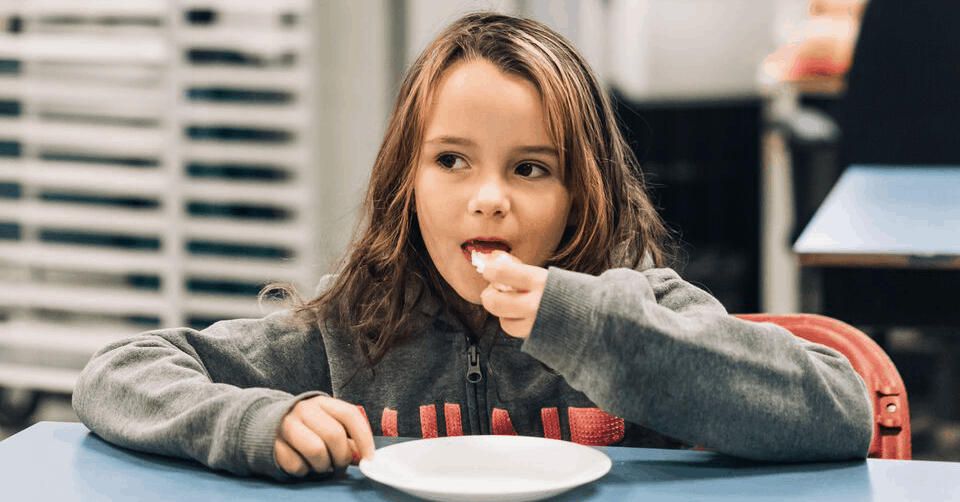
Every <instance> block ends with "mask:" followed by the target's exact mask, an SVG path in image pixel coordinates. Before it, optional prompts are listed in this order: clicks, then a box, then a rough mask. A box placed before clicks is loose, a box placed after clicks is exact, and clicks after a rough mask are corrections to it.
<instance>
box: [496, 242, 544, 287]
mask: <svg viewBox="0 0 960 502" xmlns="http://www.w3.org/2000/svg"><path fill="white" fill-rule="evenodd" d="M546 275H547V270H546V269H544V268H541V267H534V266H532V265H526V264H524V263H523V262H521V261H520V260H519V259H518V258H517V257H515V256H513V255H511V254H508V253H505V252H503V251H499V250H498V251H494V252H493V253H492V254H491V258H490V259H489V260H487V265H486V267H485V268H484V270H483V278H484V279H486V280H488V281H490V283H491V284H502V285H504V286H507V287H509V288H512V289H514V290H517V291H520V292H522V291H529V290H531V289H534V288H535V287H537V286H538V284H539V285H540V287H542V285H543V284H544V283H545V282H546Z"/></svg>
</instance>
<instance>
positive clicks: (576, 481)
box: [359, 436, 613, 502]
mask: <svg viewBox="0 0 960 502" xmlns="http://www.w3.org/2000/svg"><path fill="white" fill-rule="evenodd" d="M612 466H613V462H611V461H610V457H608V456H606V455H605V454H603V453H602V452H600V451H598V450H595V449H593V448H590V447H588V446H583V445H579V444H576V443H571V442H568V441H560V440H556V439H543V438H536V437H526V436H460V437H446V438H435V439H418V440H415V441H408V442H404V443H397V444H393V445H390V446H385V447H383V448H380V449H378V450H377V452H376V454H375V455H374V457H373V460H371V461H368V460H361V461H360V466H359V467H360V472H362V473H363V474H364V475H365V476H367V477H368V478H370V479H372V480H374V481H378V482H380V483H383V484H385V485H389V486H392V487H394V488H396V489H398V490H400V491H403V492H406V493H409V494H411V495H416V496H418V497H421V498H425V499H428V500H455V501H459V500H463V501H468V500H469V501H477V502H484V501H524V500H539V499H542V498H547V497H550V496H552V495H556V494H558V493H562V492H565V491H567V490H570V489H571V488H575V487H577V486H580V485H582V484H586V483H589V482H591V481H595V480H597V479H599V478H601V477H602V476H603V475H604V474H606V473H607V472H609V471H610V468H611V467H612Z"/></svg>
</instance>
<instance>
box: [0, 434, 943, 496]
mask: <svg viewBox="0 0 960 502" xmlns="http://www.w3.org/2000/svg"><path fill="white" fill-rule="evenodd" d="M390 441H391V440H389V439H385V438H377V443H378V445H383V444H386V443H387V442H390ZM393 441H395V440H393ZM600 449H601V450H602V451H604V452H605V453H606V454H607V455H609V456H610V458H611V459H612V460H613V469H612V470H611V471H610V473H608V474H607V475H606V476H604V477H603V478H601V479H600V480H598V481H596V482H594V483H591V484H589V485H585V486H582V487H579V488H577V489H574V490H572V491H569V492H567V493H565V494H562V495H559V496H557V497H555V498H553V499H551V500H554V501H573V500H577V501H582V500H587V501H601V500H602V501H620V500H639V501H644V502H656V501H679V500H704V501H716V500H726V501H738V502H740V501H744V500H776V501H797V500H809V501H814V500H815V501H818V502H823V501H837V502H841V501H842V502H851V501H887V500H889V501H898V502H899V501H903V500H922V501H925V502H935V501H947V500H952V501H956V500H960V463H953V462H925V461H905V460H876V459H869V460H866V461H863V460H861V461H850V462H837V463H806V464H770V463H757V462H750V461H745V460H739V459H735V458H731V457H727V456H723V455H720V454H716V453H708V452H695V451H679V450H654V449H646V448H600ZM0 490H2V491H0V498H2V499H3V500H10V501H16V502H25V501H44V502H47V501H53V500H56V501H73V500H85V501H86V500H104V501H112V502H117V501H124V500H130V501H150V500H165V501H166V500H170V501H173V500H176V501H202V502H211V501H218V500H223V501H230V502H240V501H245V500H251V501H252V500H257V501H262V500H282V501H284V502H294V501H299V500H303V501H310V502H319V501H324V502H327V501H356V500H392V501H398V500H415V499H413V498H412V497H409V496H407V495H405V494H403V493H401V492H399V491H397V490H394V489H392V488H390V487H387V486H384V485H381V484H379V483H375V482H372V481H369V480H367V479H366V478H365V477H364V476H363V475H362V474H361V473H360V471H359V470H357V469H356V468H354V467H351V468H350V469H348V470H347V473H346V475H345V476H344V477H342V478H339V479H328V480H323V481H307V482H298V483H276V482H273V481H270V480H267V479H262V478H238V477H235V476H231V475H229V474H224V473H221V472H215V471H212V470H209V469H207V468H206V467H204V466H202V465H200V464H198V463H195V462H190V461H183V460H178V459H171V458H167V457H161V456H156V455H149V454H144V453H138V452H133V451H129V450H126V449H122V448H118V447H116V446H113V445H111V444H109V443H106V442H105V441H103V440H102V439H100V438H99V437H98V436H96V435H95V434H92V433H90V431H89V430H88V429H87V428H86V427H84V426H83V425H81V424H76V423H59V422H43V423H39V424H36V425H34V426H32V427H30V428H28V429H26V430H25V431H23V432H21V433H19V434H16V435H14V436H12V437H10V438H8V439H6V440H5V441H3V442H0Z"/></svg>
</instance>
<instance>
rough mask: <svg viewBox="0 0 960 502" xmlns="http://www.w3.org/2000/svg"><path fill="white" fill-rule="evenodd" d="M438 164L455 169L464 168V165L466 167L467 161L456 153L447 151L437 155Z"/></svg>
mask: <svg viewBox="0 0 960 502" xmlns="http://www.w3.org/2000/svg"><path fill="white" fill-rule="evenodd" d="M458 162H459V164H460V165H459V166H458V164H457V163H458ZM437 165H439V166H440V167H442V168H444V169H449V170H451V171H453V170H459V169H463V168H464V167H466V162H464V161H463V159H461V158H460V157H457V156H456V155H452V154H449V153H445V154H443V155H441V156H439V157H437Z"/></svg>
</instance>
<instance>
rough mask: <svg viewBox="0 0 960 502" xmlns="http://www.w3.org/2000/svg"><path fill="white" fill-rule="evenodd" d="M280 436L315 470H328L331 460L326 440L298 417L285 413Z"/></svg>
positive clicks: (329, 469)
mask: <svg viewBox="0 0 960 502" xmlns="http://www.w3.org/2000/svg"><path fill="white" fill-rule="evenodd" d="M281 437H282V438H283V440H284V441H286V442H287V444H288V445H290V447H291V448H293V449H294V450H295V451H296V452H297V453H299V454H300V456H302V457H303V458H304V460H306V461H307V463H308V464H310V468H311V469H313V470H314V471H316V472H330V471H331V470H333V462H332V461H331V459H330V454H329V452H328V450H327V445H326V442H325V441H324V440H323V438H321V437H320V436H319V435H318V434H317V433H316V432H315V431H314V430H313V429H312V428H311V427H308V426H307V425H306V424H304V423H303V422H302V421H301V420H300V418H298V417H296V416H294V415H287V417H286V418H284V420H283V428H282V431H281Z"/></svg>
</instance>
